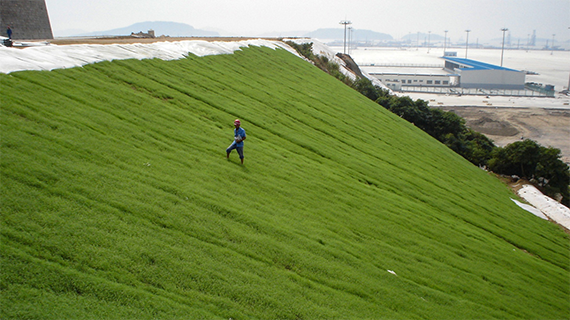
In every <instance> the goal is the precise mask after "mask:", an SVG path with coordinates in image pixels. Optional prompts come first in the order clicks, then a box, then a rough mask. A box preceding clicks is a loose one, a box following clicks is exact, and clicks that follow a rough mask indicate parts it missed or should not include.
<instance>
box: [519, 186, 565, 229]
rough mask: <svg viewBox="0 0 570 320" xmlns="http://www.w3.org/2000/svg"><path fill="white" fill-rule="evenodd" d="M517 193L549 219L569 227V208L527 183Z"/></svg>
mask: <svg viewBox="0 0 570 320" xmlns="http://www.w3.org/2000/svg"><path fill="white" fill-rule="evenodd" d="M518 194H519V196H520V197H521V198H523V199H525V200H526V201H528V202H529V203H530V204H532V205H533V206H534V207H535V208H537V209H539V210H540V211H541V212H542V213H544V214H545V215H546V216H548V217H549V218H550V219H552V220H554V221H556V222H557V223H559V224H561V225H562V226H564V227H565V228H567V229H570V209H568V208H567V207H565V206H564V205H562V204H561V203H559V202H557V201H556V200H554V199H552V198H549V197H547V196H545V195H544V194H542V192H540V191H539V190H538V189H537V188H535V187H534V186H531V185H528V184H527V185H524V186H523V187H522V188H521V189H520V190H519V191H518Z"/></svg>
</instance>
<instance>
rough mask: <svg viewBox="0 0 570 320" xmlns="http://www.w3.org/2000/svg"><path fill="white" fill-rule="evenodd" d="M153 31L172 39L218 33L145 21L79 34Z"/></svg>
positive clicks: (117, 34) (175, 24) (118, 33)
mask: <svg viewBox="0 0 570 320" xmlns="http://www.w3.org/2000/svg"><path fill="white" fill-rule="evenodd" d="M150 29H152V30H154V33H155V35H156V36H157V37H158V36H161V35H166V36H172V37H183V36H219V33H218V32H215V31H208V30H200V29H195V28H194V27H192V26H191V25H188V24H185V23H179V22H168V21H147V22H139V23H135V24H133V25H130V26H128V27H124V28H119V29H112V30H107V31H96V32H90V33H87V34H80V35H81V36H106V35H114V36H120V35H130V34H131V33H132V32H134V33H138V32H141V31H142V32H147V31H148V30H150Z"/></svg>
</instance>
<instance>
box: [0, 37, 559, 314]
mask: <svg viewBox="0 0 570 320" xmlns="http://www.w3.org/2000/svg"><path fill="white" fill-rule="evenodd" d="M0 94H1V95H0V97H1V99H2V101H1V102H2V106H1V115H0V123H1V135H2V136H1V141H0V142H1V149H0V150H1V158H0V168H1V179H2V180H1V189H0V192H1V207H0V208H1V209H0V210H1V211H2V215H1V216H2V220H1V223H2V229H1V230H2V231H1V241H0V243H1V244H0V245H1V254H2V257H1V264H0V268H1V269H0V306H1V307H0V318H2V319H11V318H26V319H35V318H38V319H39V318H41V319H64V318H68V319H82V318H83V319H94V318H108V319H117V318H130V319H133V318H136V319H154V318H160V319H171V318H186V319H196V318H208V319H213V318H220V319H223V318H225V319H228V318H233V319H244V318H264V319H276V318H291V319H295V318H299V319H317V318H328V319H331V318H343V319H350V318H354V319H365V318H392V319H398V318H403V319H421V318H425V319H458V318H463V319H466V318H470V319H472V318H500V319H508V318H513V319H546V318H548V319H554V318H568V317H569V316H570V311H569V310H570V302H569V301H570V299H569V298H570V289H569V287H570V268H569V265H568V261H569V256H570V255H569V237H568V235H566V234H565V233H564V232H562V231H561V230H560V229H559V228H558V227H557V226H555V225H553V224H551V223H549V222H546V221H543V220H541V219H539V218H537V217H534V216H532V215H531V214H529V213H526V212H524V211H523V210H521V209H519V208H518V207H517V206H516V205H515V204H514V203H512V201H511V200H510V197H513V195H512V194H511V193H510V192H509V191H508V190H507V188H506V187H505V186H504V185H502V184H501V183H500V182H498V181H497V180H496V179H495V178H493V177H491V176H489V175H488V174H487V173H485V172H484V171H482V170H480V169H478V168H476V167H475V166H473V165H471V164H469V163H468V162H467V161H466V160H464V159H462V158H461V157H460V156H459V155H457V154H455V153H454V152H452V151H451V150H449V149H448V148H446V147H445V146H443V145H442V144H440V143H439V142H437V141H435V140H434V139H432V138H431V137H429V136H428V135H427V134H425V133H423V132H422V131H421V130H419V129H417V128H415V127H414V126H413V125H411V124H409V123H407V122H405V121H403V120H402V119H400V118H398V117H397V116H395V115H393V114H391V113H390V112H389V111H387V110H384V109H383V108H381V107H379V106H378V105H376V104H375V103H373V102H371V101H369V100H368V99H366V98H365V97H364V96H362V95H360V94H359V93H357V92H355V91H353V90H352V89H350V88H348V87H347V86H345V85H344V84H342V83H340V82H339V81H337V80H335V79H333V78H332V77H330V76H328V75H327V74H325V73H324V72H322V71H320V70H318V69H317V68H315V67H313V66H311V65H310V64H308V63H306V62H305V61H303V60H301V59H299V58H297V57H294V56H293V55H291V54H289V53H287V52H286V51H284V50H276V51H273V50H271V49H268V48H249V49H245V50H244V51H242V52H236V53H235V54H233V55H222V56H210V57H204V58H197V57H194V56H192V57H189V58H188V59H183V60H179V61H169V62H165V61H161V60H156V59H155V60H144V61H137V60H128V61H114V62H103V63H98V64H94V65H89V66H86V67H84V68H73V69H68V70H55V71H51V72H17V73H13V74H10V75H0ZM235 118H240V119H242V122H243V127H244V128H245V129H246V130H247V134H248V139H247V141H246V146H245V154H246V159H245V166H241V165H239V164H238V163H239V160H238V158H237V155H236V154H235V153H234V154H232V158H231V159H230V160H229V161H227V160H226V159H225V151H224V150H225V148H226V147H227V146H228V145H229V143H230V142H231V136H232V121H233V120H234V119H235ZM388 270H392V271H394V272H395V273H396V274H397V275H394V274H392V273H390V272H388Z"/></svg>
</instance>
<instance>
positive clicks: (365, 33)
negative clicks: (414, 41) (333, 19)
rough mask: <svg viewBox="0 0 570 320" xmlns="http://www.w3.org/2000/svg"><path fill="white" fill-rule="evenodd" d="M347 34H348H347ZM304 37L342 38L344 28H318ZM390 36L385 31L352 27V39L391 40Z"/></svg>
mask: <svg viewBox="0 0 570 320" xmlns="http://www.w3.org/2000/svg"><path fill="white" fill-rule="evenodd" d="M347 36H348V35H347ZM305 37H310V38H317V39H329V40H342V39H344V28H336V29H335V28H325V29H318V30H316V31H313V32H309V33H306V34H305ZM392 39H393V38H392V36H391V35H389V34H386V33H380V32H376V31H371V30H362V29H353V32H352V40H353V41H373V40H380V41H383V40H392Z"/></svg>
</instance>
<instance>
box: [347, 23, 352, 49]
mask: <svg viewBox="0 0 570 320" xmlns="http://www.w3.org/2000/svg"><path fill="white" fill-rule="evenodd" d="M351 43H352V27H348V55H350V46H351Z"/></svg>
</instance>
